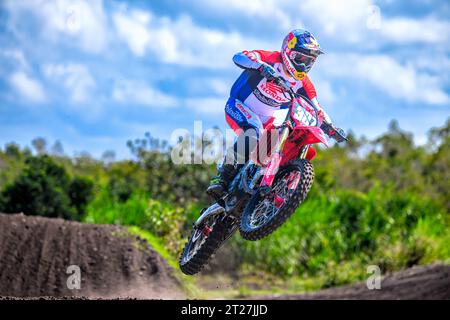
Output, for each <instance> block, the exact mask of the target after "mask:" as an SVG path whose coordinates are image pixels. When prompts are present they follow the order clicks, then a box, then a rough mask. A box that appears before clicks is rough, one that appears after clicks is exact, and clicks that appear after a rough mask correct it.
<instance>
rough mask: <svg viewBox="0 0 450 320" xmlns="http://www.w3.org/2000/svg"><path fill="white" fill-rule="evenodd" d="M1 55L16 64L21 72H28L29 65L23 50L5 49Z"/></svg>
mask: <svg viewBox="0 0 450 320" xmlns="http://www.w3.org/2000/svg"><path fill="white" fill-rule="evenodd" d="M0 53H1V54H2V55H3V56H4V57H5V58H7V59H8V60H10V61H11V60H12V61H14V62H15V63H16V68H17V69H20V70H28V69H29V65H28V61H27V59H26V58H25V55H24V54H23V52H22V50H19V49H4V50H1V51H0Z"/></svg>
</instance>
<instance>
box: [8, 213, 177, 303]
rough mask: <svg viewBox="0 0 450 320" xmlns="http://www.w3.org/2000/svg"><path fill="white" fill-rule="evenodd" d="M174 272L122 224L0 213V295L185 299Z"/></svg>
mask: <svg viewBox="0 0 450 320" xmlns="http://www.w3.org/2000/svg"><path fill="white" fill-rule="evenodd" d="M71 265H75V266H78V267H79V268H80V269H79V270H80V280H81V282H80V289H73V288H74V287H76V286H77V282H76V279H77V278H76V275H77V270H76V268H77V267H74V269H73V270H71V271H70V270H69V271H70V273H67V271H68V269H67V268H68V267H69V266H71ZM172 271H173V270H172V268H171V267H170V266H169V265H168V264H167V262H166V261H165V260H164V259H163V258H162V257H161V256H160V255H159V254H158V253H157V252H156V251H154V250H153V249H152V248H151V247H150V246H149V245H148V244H147V243H146V242H145V241H144V240H141V239H139V238H137V237H133V236H130V235H128V234H127V232H126V229H124V228H121V227H117V226H112V225H89V224H82V223H77V222H71V221H65V220H62V219H48V218H43V217H32V216H24V215H22V214H0V296H15V297H37V296H53V297H68V296H80V297H90V298H118V297H128V298H147V299H164V298H174V299H177V298H184V293H183V291H182V290H181V289H180V284H179V282H178V281H177V279H176V278H175V277H174V276H173V275H172V273H173V272H172ZM68 280H69V287H72V289H69V288H68V285H67V283H68Z"/></svg>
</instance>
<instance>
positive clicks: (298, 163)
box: [239, 159, 314, 240]
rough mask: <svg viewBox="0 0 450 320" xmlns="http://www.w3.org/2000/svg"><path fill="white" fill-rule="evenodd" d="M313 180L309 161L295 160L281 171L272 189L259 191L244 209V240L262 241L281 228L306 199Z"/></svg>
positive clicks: (242, 227) (242, 219)
mask: <svg viewBox="0 0 450 320" xmlns="http://www.w3.org/2000/svg"><path fill="white" fill-rule="evenodd" d="M313 180H314V169H313V166H312V164H311V163H310V162H309V161H308V160H305V159H298V160H293V161H290V162H289V163H288V164H286V165H285V166H283V167H281V168H280V170H279V171H278V173H277V175H276V177H275V180H274V183H273V186H272V189H271V190H269V191H266V190H264V189H262V188H260V189H258V191H257V192H256V193H255V194H254V195H253V196H252V198H251V199H250V201H249V203H248V204H247V206H246V207H245V210H244V212H243V214H242V217H241V223H240V227H239V231H240V233H241V235H242V237H243V238H244V239H246V240H259V239H261V238H264V237H265V236H267V235H269V234H271V233H272V232H273V231H275V230H276V229H277V228H278V227H280V226H281V225H282V224H283V223H284V222H285V221H286V220H287V219H288V218H289V217H290V216H291V215H292V214H293V213H294V211H295V210H296V209H297V207H298V206H299V205H300V204H301V203H302V202H303V201H304V200H305V199H306V196H307V194H308V192H309V190H310V189H311V186H312V183H313Z"/></svg>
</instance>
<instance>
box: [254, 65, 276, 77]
mask: <svg viewBox="0 0 450 320" xmlns="http://www.w3.org/2000/svg"><path fill="white" fill-rule="evenodd" d="M258 70H259V72H260V73H261V75H262V76H263V77H264V78H266V79H267V80H268V81H272V80H273V79H275V69H274V68H273V67H272V66H271V65H268V64H267V63H263V64H262V65H261V67H259V69H258Z"/></svg>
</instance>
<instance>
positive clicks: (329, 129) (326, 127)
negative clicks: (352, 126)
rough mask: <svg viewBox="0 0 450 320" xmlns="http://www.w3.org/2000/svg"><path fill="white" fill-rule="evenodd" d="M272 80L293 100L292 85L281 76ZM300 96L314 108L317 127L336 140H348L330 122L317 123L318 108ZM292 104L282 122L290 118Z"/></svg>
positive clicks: (294, 95) (294, 94)
mask: <svg viewBox="0 0 450 320" xmlns="http://www.w3.org/2000/svg"><path fill="white" fill-rule="evenodd" d="M273 82H274V83H275V84H276V85H278V86H279V87H281V89H282V90H283V91H284V92H286V93H287V94H289V96H290V98H291V101H295V97H296V96H297V94H296V93H295V92H294V90H292V87H291V86H290V85H289V84H287V82H286V81H285V80H284V79H283V78H282V77H275V78H274V80H273ZM300 96H301V97H302V99H304V100H306V102H308V104H309V105H310V106H311V107H312V108H313V109H314V112H315V117H316V125H317V126H318V127H321V128H322V129H323V131H324V132H325V133H326V134H328V135H329V136H330V137H331V138H333V139H334V140H336V142H343V141H348V138H347V137H346V135H345V133H344V132H343V131H342V130H341V129H338V128H337V127H335V126H333V125H332V124H330V123H327V122H325V121H323V123H322V124H319V109H318V108H317V107H316V106H315V105H314V103H312V101H311V100H310V99H309V98H308V97H305V96H303V95H300ZM292 105H293V104H291V106H290V107H289V112H288V114H287V116H286V119H285V121H284V122H288V121H290V120H291V108H292Z"/></svg>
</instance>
